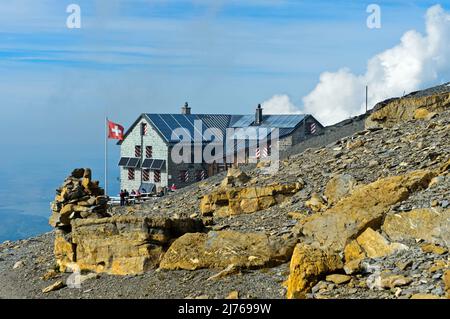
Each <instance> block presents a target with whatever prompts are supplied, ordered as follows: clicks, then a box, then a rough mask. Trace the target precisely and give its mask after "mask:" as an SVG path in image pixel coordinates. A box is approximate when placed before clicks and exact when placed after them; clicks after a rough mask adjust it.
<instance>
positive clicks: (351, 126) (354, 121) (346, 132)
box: [280, 112, 370, 158]
mask: <svg viewBox="0 0 450 319" xmlns="http://www.w3.org/2000/svg"><path fill="white" fill-rule="evenodd" d="M369 113H370V112H369ZM369 113H367V115H366V114H362V115H359V116H356V117H353V118H351V119H348V120H345V121H342V122H339V123H337V124H334V125H331V126H326V127H325V128H323V129H321V130H320V131H319V132H318V134H317V135H316V136H313V137H311V138H309V139H306V140H303V141H302V142H299V143H298V144H296V145H294V146H292V147H291V148H290V149H286V150H282V149H281V147H280V152H281V153H280V158H287V157H288V156H291V155H294V154H299V153H301V152H303V151H305V150H306V149H308V148H320V147H324V146H326V145H328V144H330V143H333V142H335V141H337V140H339V139H341V138H343V137H346V136H350V135H352V134H354V133H356V132H359V131H363V130H364V120H365V119H366V117H367V116H368V114H369Z"/></svg>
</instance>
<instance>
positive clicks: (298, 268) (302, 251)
mask: <svg viewBox="0 0 450 319" xmlns="http://www.w3.org/2000/svg"><path fill="white" fill-rule="evenodd" d="M342 267H343V264H342V261H341V259H340V257H339V256H338V255H337V254H334V253H333V252H331V251H327V250H322V249H320V248H315V247H312V246H310V245H307V244H304V243H302V244H298V245H297V246H296V247H295V249H294V253H293V255H292V259H291V263H290V274H289V278H288V290H287V298H289V299H293V298H304V297H305V294H306V293H308V292H309V291H310V290H311V288H312V287H313V286H314V285H315V284H316V283H317V282H318V281H319V280H320V278H321V276H322V275H324V274H326V273H330V272H333V271H336V270H338V269H342Z"/></svg>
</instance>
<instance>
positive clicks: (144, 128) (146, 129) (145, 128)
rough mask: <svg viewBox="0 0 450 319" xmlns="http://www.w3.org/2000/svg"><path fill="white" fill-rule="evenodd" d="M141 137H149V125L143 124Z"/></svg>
mask: <svg viewBox="0 0 450 319" xmlns="http://www.w3.org/2000/svg"><path fill="white" fill-rule="evenodd" d="M141 135H142V136H146V135H148V126H147V123H142V124H141Z"/></svg>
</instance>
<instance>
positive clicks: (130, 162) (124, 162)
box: [119, 157, 141, 168]
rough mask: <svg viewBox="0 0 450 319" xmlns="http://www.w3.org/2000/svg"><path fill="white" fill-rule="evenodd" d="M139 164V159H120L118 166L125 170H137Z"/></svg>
mask: <svg viewBox="0 0 450 319" xmlns="http://www.w3.org/2000/svg"><path fill="white" fill-rule="evenodd" d="M140 163H141V159H139V158H135V157H121V158H120V160H119V166H123V167H127V168H137V167H138V166H139V165H140Z"/></svg>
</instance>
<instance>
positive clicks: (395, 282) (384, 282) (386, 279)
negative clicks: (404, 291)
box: [379, 273, 412, 289]
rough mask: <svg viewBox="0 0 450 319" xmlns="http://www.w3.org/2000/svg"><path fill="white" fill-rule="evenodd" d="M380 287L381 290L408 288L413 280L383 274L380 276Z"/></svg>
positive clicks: (401, 276)
mask: <svg viewBox="0 0 450 319" xmlns="http://www.w3.org/2000/svg"><path fill="white" fill-rule="evenodd" d="M380 277H381V278H380V282H379V284H380V287H381V288H390V289H392V288H395V287H399V286H406V285H408V284H410V283H411V281H412V279H411V278H408V277H405V276H403V275H394V274H391V273H382V274H381V275H380Z"/></svg>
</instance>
